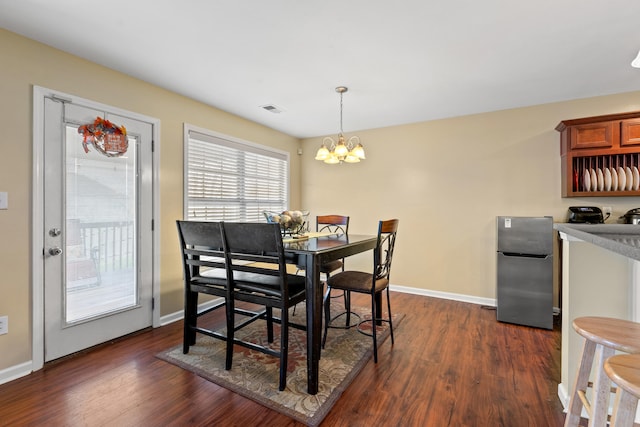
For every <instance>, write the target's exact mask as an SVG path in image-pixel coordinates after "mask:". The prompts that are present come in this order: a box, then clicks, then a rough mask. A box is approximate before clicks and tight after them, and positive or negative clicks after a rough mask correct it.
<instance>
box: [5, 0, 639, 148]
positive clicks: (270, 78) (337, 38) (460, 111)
mask: <svg viewBox="0 0 640 427" xmlns="http://www.w3.org/2000/svg"><path fill="white" fill-rule="evenodd" d="M639 20H640V1H637V0H607V1H602V0H536V1H528V2H524V1H513V0H485V1H477V0H449V1H433V0H397V1H390V0H348V1H347V0H322V1H320V0H317V1H312V0H306V1H305V0H267V1H265V0H226V1H222V0H180V1H178V0H173V1H172V0H109V1H100V2H98V1H94V0H55V1H51V0H20V1H17V0H0V26H2V27H3V28H5V29H7V30H9V31H12V32H15V33H18V34H21V35H24V36H26V37H28V38H31V39H34V40H37V41H40V42H42V43H45V44H47V45H50V46H53V47H55V48H58V49H61V50H63V51H66V52H69V53H72V54H74V55H77V56H80V57H82V58H86V59H88V60H90V61H92V62H95V63H98V64H102V65H104V66H106V67H109V68H112V69H114V70H117V71H120V72H123V73H125V74H128V75H131V76H133V77H136V78H139V79H142V80H144V81H147V82H149V83H152V84H154V85H157V86H161V87H163V88H166V89H169V90H171V91H174V92H177V93H180V94H183V95H185V96H188V97H190V98H193V99H196V100H198V101H201V102H203V103H205V104H209V105H212V106H214V107H217V108H220V109H222V110H225V111H228V112H231V113H233V114H236V115H238V116H241V117H245V118H247V119H249V120H252V121H255V122H258V123H262V124H264V125H266V126H268V127H271V128H274V129H277V130H280V131H282V132H285V133H287V134H290V135H293V136H296V137H299V138H304V137H313V136H321V135H327V134H333V133H336V132H337V131H338V130H339V95H338V94H337V93H336V92H335V87H336V86H340V85H344V86H347V87H348V88H349V91H348V92H347V93H346V94H344V123H343V124H344V126H343V127H344V131H345V133H346V134H349V133H350V132H353V131H357V130H362V129H372V128H379V127H386V126H392V125H399V124H406V123H413V122H421V121H427V120H433V119H441V118H447V117H455V116H461V115H467V114H474V113H481V112H488V111H496V110H502V109H507V108H515V107H522V106H528V105H536V104H543V103H548V102H556V101H563V100H568V99H576V98H584V97H592V96H598V95H606V94H614V93H621V92H629V91H636V90H640V69H634V68H632V67H630V65H629V64H630V62H631V61H632V60H633V58H634V57H635V56H636V54H637V53H638V50H639V49H640V30H639V28H640V27H639V26H638V22H639ZM52 89H55V88H52ZM264 105H275V106H276V107H278V108H280V109H281V110H282V112H281V113H278V114H274V113H272V112H268V111H266V110H265V109H263V108H261V106H264ZM562 119H564V118H562ZM347 136H348V135H347Z"/></svg>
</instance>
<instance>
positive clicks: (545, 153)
mask: <svg viewBox="0 0 640 427" xmlns="http://www.w3.org/2000/svg"><path fill="white" fill-rule="evenodd" d="M496 96H499V95H498V94H497V95H496ZM636 110H640V93H638V92H636V93H628V94H622V95H613V96H605V97H599V98H590V99H583V100H575V101H569V102H561V103H555V104H546V105H539V106H534V107H530V108H520V109H513V110H506V111H498V112H493V113H487V114H477V115H472V116H466V117H459V118H453V119H448V120H437V121H431V122H424V123H417V124H411V125H406V126H398V127H390V128H384V129H374V130H367V131H362V132H346V134H345V136H346V137H349V136H352V135H355V134H357V135H358V136H359V137H360V138H361V140H362V143H363V144H364V146H365V149H366V155H367V159H366V160H365V161H364V162H361V163H358V164H351V165H350V164H343V165H326V164H324V163H322V162H318V161H315V160H313V157H314V156H315V152H316V150H317V148H318V147H319V146H320V142H321V138H313V139H307V140H304V141H303V148H304V155H303V164H302V170H303V174H302V180H303V181H302V194H303V196H302V201H303V206H304V207H305V208H306V209H310V210H311V211H312V214H313V215H316V214H321V213H325V214H326V213H339V214H348V215H350V216H351V222H350V225H349V227H350V230H351V231H353V232H361V233H375V231H376V225H377V221H378V220H379V219H386V218H392V217H395V218H399V219H400V227H399V231H398V240H397V247H396V255H395V257H394V263H393V270H392V274H391V282H392V283H393V284H395V285H401V286H408V287H413V288H419V289H421V290H430V291H438V292H446V293H453V294H462V295H470V296H475V297H480V298H491V299H493V298H495V296H496V279H495V278H496V271H495V270H496V256H495V217H496V216H498V215H512V216H516V215H521V216H531V215H551V216H553V217H554V218H555V220H556V221H565V217H566V210H567V207H568V206H573V205H583V206H584V205H595V206H612V207H613V215H612V218H614V217H615V218H616V219H617V217H619V216H620V215H622V214H624V212H626V210H627V209H629V208H631V207H636V206H640V200H639V199H638V198H637V197H610V198H601V197H595V198H593V197H585V198H571V199H563V198H562V197H561V196H560V142H559V141H560V134H559V133H558V132H556V131H555V130H554V129H555V127H556V125H557V124H558V123H559V122H560V121H561V120H565V119H572V118H578V117H588V116H594V115H600V114H606V113H616V112H624V111H636ZM351 114H354V113H353V112H351ZM392 150H393V151H394V152H395V153H396V154H395V155H394V154H390V151H392ZM611 221H612V220H610V222H611ZM369 265H370V259H369V257H366V258H361V259H358V260H357V261H356V260H352V259H349V260H347V266H349V267H361V268H370V267H369ZM556 306H558V302H557V298H556Z"/></svg>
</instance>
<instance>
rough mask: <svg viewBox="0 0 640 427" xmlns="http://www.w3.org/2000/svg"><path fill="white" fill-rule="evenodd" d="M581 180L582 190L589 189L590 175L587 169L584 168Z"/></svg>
mask: <svg viewBox="0 0 640 427" xmlns="http://www.w3.org/2000/svg"><path fill="white" fill-rule="evenodd" d="M582 182H583V183H584V191H591V176H590V175H589V169H585V170H584V176H583V180H582Z"/></svg>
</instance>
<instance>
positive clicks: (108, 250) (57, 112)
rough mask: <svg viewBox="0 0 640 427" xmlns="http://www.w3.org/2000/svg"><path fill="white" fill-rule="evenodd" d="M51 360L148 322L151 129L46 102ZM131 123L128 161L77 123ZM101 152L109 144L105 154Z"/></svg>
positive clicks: (46, 274)
mask: <svg viewBox="0 0 640 427" xmlns="http://www.w3.org/2000/svg"><path fill="white" fill-rule="evenodd" d="M44 103H45V105H44V153H43V159H44V161H43V162H44V174H43V175H44V194H43V195H44V201H43V203H44V216H43V218H44V224H43V230H44V239H43V240H44V248H43V256H44V267H43V271H44V344H45V356H44V358H45V361H49V360H53V359H57V358H59V357H61V356H65V355H67V354H71V353H73V352H76V351H79V350H82V349H85V348H87V347H90V346H93V345H96V344H100V343H103V342H106V341H108V340H110V339H113V338H116V337H119V336H123V335H126V334H128V333H131V332H134V331H137V330H140V329H143V328H145V327H148V326H151V324H152V295H153V290H152V287H153V286H152V269H153V265H152V264H153V263H152V258H153V257H152V253H153V248H152V245H153V238H152V220H153V214H152V212H153V209H152V206H153V202H152V197H153V196H152V193H153V192H152V168H153V166H152V131H153V127H152V124H150V123H146V122H142V121H139V120H134V119H132V118H128V117H123V116H118V115H115V114H110V113H109V112H108V111H99V110H95V109H92V108H88V107H85V106H82V105H77V104H76V103H71V102H64V101H61V100H59V99H52V98H45V99H44ZM97 117H100V118H103V119H106V120H109V121H110V122H112V123H113V124H115V125H117V126H125V128H126V133H127V139H128V148H127V151H126V152H125V153H124V154H116V153H115V152H109V151H108V152H106V153H101V152H99V151H98V150H97V149H96V148H95V147H94V146H92V144H91V143H89V144H88V145H87V146H86V147H87V149H88V152H86V150H85V147H84V146H83V136H82V135H81V134H79V133H78V128H79V126H80V125H83V124H89V123H93V122H94V120H96V118H97ZM101 148H103V147H101Z"/></svg>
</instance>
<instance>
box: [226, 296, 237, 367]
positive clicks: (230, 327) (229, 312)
mask: <svg viewBox="0 0 640 427" xmlns="http://www.w3.org/2000/svg"><path fill="white" fill-rule="evenodd" d="M235 309H236V306H235V301H234V300H233V297H229V298H227V303H226V305H225V312H226V318H227V352H226V358H225V363H224V368H225V369H226V370H227V371H228V370H229V369H231V365H232V364H233V340H234V336H235V330H234V329H235Z"/></svg>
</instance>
